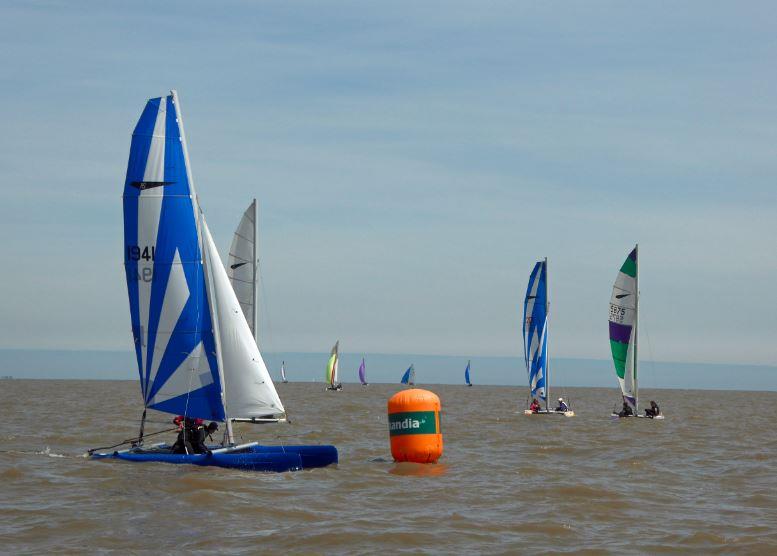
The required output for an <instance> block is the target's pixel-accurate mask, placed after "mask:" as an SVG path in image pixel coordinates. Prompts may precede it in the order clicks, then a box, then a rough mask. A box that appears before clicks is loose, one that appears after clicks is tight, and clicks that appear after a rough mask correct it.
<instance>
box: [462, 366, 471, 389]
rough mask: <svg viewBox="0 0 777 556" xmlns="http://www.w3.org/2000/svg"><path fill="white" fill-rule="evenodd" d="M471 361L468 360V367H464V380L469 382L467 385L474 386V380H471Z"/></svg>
mask: <svg viewBox="0 0 777 556" xmlns="http://www.w3.org/2000/svg"><path fill="white" fill-rule="evenodd" d="M470 363H471V361H467V368H466V369H464V382H465V383H466V384H467V386H472V382H470V380H469V365H470Z"/></svg>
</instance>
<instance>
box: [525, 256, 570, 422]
mask: <svg viewBox="0 0 777 556" xmlns="http://www.w3.org/2000/svg"><path fill="white" fill-rule="evenodd" d="M549 309H550V304H549V301H548V259H547V258H546V259H545V260H542V261H538V262H537V264H535V265H534V269H533V270H532V273H531V275H530V276H529V286H528V287H527V288H526V298H525V299H524V303H523V353H524V361H525V363H526V371H527V373H528V374H529V393H530V395H531V397H532V398H534V399H536V398H540V399H541V400H544V401H545V409H540V408H536V407H535V409H526V410H524V414H526V415H565V416H567V417H574V415H575V412H574V411H571V410H569V409H568V410H567V411H556V410H552V409H550V407H549V401H548V400H549V396H550V383H549V380H548V378H549V374H548V368H549V367H550V364H549V359H548V312H549ZM561 402H562V399H561V398H559V404H561Z"/></svg>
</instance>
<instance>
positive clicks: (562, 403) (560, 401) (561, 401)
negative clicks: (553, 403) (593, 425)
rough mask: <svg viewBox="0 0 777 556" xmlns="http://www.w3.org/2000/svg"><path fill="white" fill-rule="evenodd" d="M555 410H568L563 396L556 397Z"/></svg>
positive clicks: (561, 411) (563, 411) (560, 411)
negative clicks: (556, 404)
mask: <svg viewBox="0 0 777 556" xmlns="http://www.w3.org/2000/svg"><path fill="white" fill-rule="evenodd" d="M556 411H558V412H559V413H566V412H567V411H569V406H568V405H567V404H566V402H565V401H564V398H559V399H558V407H557V408H556Z"/></svg>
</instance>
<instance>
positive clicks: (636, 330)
mask: <svg viewBox="0 0 777 556" xmlns="http://www.w3.org/2000/svg"><path fill="white" fill-rule="evenodd" d="M634 251H635V255H636V259H637V260H636V263H637V264H636V267H637V271H636V273H635V278H634V290H635V292H634V295H636V296H637V299H636V300H635V301H636V304H635V308H634V367H633V368H634V414H635V415H637V414H638V413H639V390H638V388H637V361H638V358H637V344H638V343H639V243H637V245H636V246H635V247H634Z"/></svg>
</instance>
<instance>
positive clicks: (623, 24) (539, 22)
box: [0, 1, 777, 381]
mask: <svg viewBox="0 0 777 556" xmlns="http://www.w3.org/2000/svg"><path fill="white" fill-rule="evenodd" d="M229 6H230V9H229V10H225V11H224V13H218V15H217V16H216V17H214V9H213V6H212V5H209V4H197V3H194V4H192V3H182V2H170V3H165V4H163V5H152V4H150V3H133V4H102V3H97V2H88V3H85V4H80V5H79V6H72V5H69V4H67V3H59V2H54V1H52V2H30V3H8V4H5V5H4V6H3V7H2V8H0V13H2V15H3V17H1V18H0V31H2V33H1V34H0V41H2V45H3V48H2V49H0V61H1V62H2V67H3V68H4V72H3V76H2V78H1V79H2V83H3V86H2V87H0V101H1V102H0V116H2V120H3V122H4V126H5V133H4V134H3V135H2V137H0V184H1V185H2V187H0V233H1V234H2V235H3V237H4V238H5V241H4V242H2V244H1V245H0V258H2V260H3V261H4V263H5V264H4V265H3V272H2V273H0V288H2V291H3V292H5V295H4V301H3V311H2V319H0V348H8V349H22V348H24V349H33V350H61V349H69V350H117V351H124V350H127V351H128V350H129V349H130V347H131V336H130V318H129V311H128V306H127V295H126V286H125V282H124V276H123V270H122V247H121V246H122V233H123V229H122V210H121V199H120V196H121V190H122V185H123V181H124V176H125V173H126V163H127V155H128V152H129V141H130V135H131V132H132V128H133V127H134V125H135V122H136V121H137V119H138V117H139V115H140V112H141V110H142V109H143V106H144V104H145V102H146V99H147V98H149V97H153V96H159V95H162V94H165V93H166V92H167V91H168V90H169V89H171V88H176V89H177V90H178V92H179V94H180V96H181V104H182V110H183V117H184V119H185V123H186V132H187V139H188V143H189V149H190V155H191V162H192V169H193V178H194V184H195V188H196V190H197V193H198V194H199V196H200V200H201V203H202V206H203V209H204V211H205V214H206V216H207V218H208V222H209V225H210V228H211V230H212V231H213V234H214V237H215V239H216V241H217V243H218V245H219V246H220V248H221V250H222V251H221V252H222V256H224V255H225V254H226V248H227V247H228V245H229V242H230V241H231V236H232V232H233V231H234V228H235V226H236V225H237V222H238V220H239V218H240V216H241V214H242V212H243V210H245V207H246V206H247V205H248V204H249V203H250V201H251V199H252V198H254V197H255V198H257V199H258V200H259V203H260V233H261V237H260V247H261V261H262V268H263V284H262V288H263V290H262V295H261V301H262V309H261V314H262V323H261V335H262V345H263V347H264V348H265V349H267V350H268V351H269V352H292V351H293V352H311V353H323V352H326V351H328V349H329V348H330V347H331V344H332V343H334V341H335V340H336V339H338V338H340V339H342V340H343V343H344V345H347V348H346V351H348V352H350V353H357V352H368V353H372V352H375V353H385V354H402V353H420V354H429V355H440V356H446V355H448V356H451V355H462V354H468V353H469V354H471V356H472V357H473V358H474V357H477V356H496V357H522V356H523V354H522V340H521V336H520V334H521V332H520V322H521V317H522V315H521V314H519V313H520V310H519V305H520V304H521V302H522V299H523V295H524V291H525V288H526V281H527V279H528V276H529V272H530V271H531V268H532V266H533V264H534V262H535V261H536V260H539V259H541V258H543V257H546V256H547V257H548V258H549V273H550V296H551V325H550V326H551V337H550V346H551V350H552V355H553V357H558V358H585V359H593V360H603V361H604V360H607V359H609V357H610V354H609V349H610V348H609V343H608V340H607V310H608V302H609V298H610V290H611V288H612V283H613V281H614V280H615V276H616V273H617V271H618V268H619V267H620V265H621V263H622V262H623V260H624V258H625V257H626V255H627V254H628V253H629V251H630V250H631V249H632V247H633V246H634V244H635V243H637V242H639V244H640V256H641V261H640V285H641V290H642V313H641V318H642V321H641V331H642V333H643V336H642V337H641V341H642V344H641V346H642V349H643V353H645V355H646V357H648V356H649V357H650V358H651V359H653V360H655V361H677V362H687V363H721V364H743V365H763V366H771V367H776V366H777V342H775V338H777V319H776V318H775V317H774V308H775V307H777V289H775V288H774V287H773V284H774V281H775V277H776V276H777V258H776V257H775V256H774V244H775V235H776V233H777V202H775V201H777V188H775V186H774V183H775V177H776V176H777V157H775V152H774V145H775V144H777V127H776V126H775V125H774V122H775V116H777V108H776V107H775V105H774V102H773V99H774V98H775V97H777V75H775V72H774V70H773V61H774V60H775V59H776V58H777V40H776V39H775V35H774V22H775V16H777V6H775V5H774V4H772V3H767V2H752V3H747V4H745V5H741V4H726V3H714V2H713V3H709V2H686V3H683V4H680V5H677V6H674V7H673V9H672V10H671V13H670V12H668V11H667V10H666V9H665V7H663V6H662V5H642V6H635V5H623V4H620V3H617V2H565V3H554V2H550V3H543V4H534V3H520V2H518V3H515V2H494V3H490V4H488V5H487V6H478V7H477V10H475V8H474V7H473V5H472V4H470V3H464V2H446V3H442V4H438V3H427V4H423V5H417V4H416V3H411V2H396V3H392V4H390V5H388V4H387V5H365V4H362V3H358V2H337V3H335V4H327V5H324V4H319V3H315V2H309V3H305V2H303V3H295V4H294V5H288V4H286V3H278V2H270V3H266V4H262V5H260V6H253V5H250V4H245V3H239V2H238V3H229ZM152 15H153V17H152ZM171 27H172V29H171ZM648 350H649V351H650V353H648ZM609 378H610V380H613V381H614V379H612V377H609Z"/></svg>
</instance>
